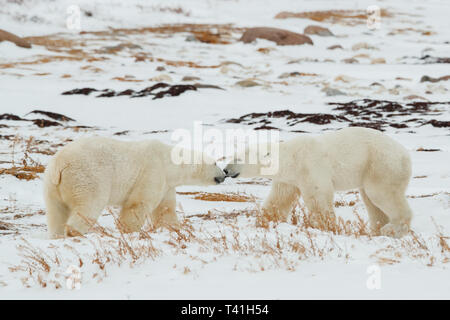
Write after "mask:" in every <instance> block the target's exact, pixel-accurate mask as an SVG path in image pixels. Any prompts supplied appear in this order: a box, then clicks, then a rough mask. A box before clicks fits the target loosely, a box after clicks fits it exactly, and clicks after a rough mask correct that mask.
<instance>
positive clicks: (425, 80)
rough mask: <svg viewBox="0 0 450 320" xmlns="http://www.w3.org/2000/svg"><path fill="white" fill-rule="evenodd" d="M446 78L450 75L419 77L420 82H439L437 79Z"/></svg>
mask: <svg viewBox="0 0 450 320" xmlns="http://www.w3.org/2000/svg"><path fill="white" fill-rule="evenodd" d="M447 80H450V76H443V77H440V78H432V77H429V76H423V77H422V78H421V79H420V82H439V81H447Z"/></svg>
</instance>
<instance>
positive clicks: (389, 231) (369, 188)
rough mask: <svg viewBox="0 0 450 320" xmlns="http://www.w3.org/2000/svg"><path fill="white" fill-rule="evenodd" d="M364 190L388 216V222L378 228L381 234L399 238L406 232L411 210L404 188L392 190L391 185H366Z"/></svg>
mask: <svg viewBox="0 0 450 320" xmlns="http://www.w3.org/2000/svg"><path fill="white" fill-rule="evenodd" d="M364 190H365V192H366V194H367V196H368V197H369V199H370V200H371V202H372V203H374V204H375V206H377V207H378V208H380V209H381V210H382V211H383V212H384V213H385V214H386V216H387V217H388V218H389V223H387V224H386V225H384V226H383V227H382V228H381V229H380V232H381V235H385V236H391V237H395V238H400V237H402V236H404V235H405V234H406V233H408V231H409V225H410V223H411V218H412V210H411V208H410V207H409V204H408V202H407V200H406V196H405V191H404V188H397V189H396V190H392V185H381V186H375V185H366V186H365V187H364Z"/></svg>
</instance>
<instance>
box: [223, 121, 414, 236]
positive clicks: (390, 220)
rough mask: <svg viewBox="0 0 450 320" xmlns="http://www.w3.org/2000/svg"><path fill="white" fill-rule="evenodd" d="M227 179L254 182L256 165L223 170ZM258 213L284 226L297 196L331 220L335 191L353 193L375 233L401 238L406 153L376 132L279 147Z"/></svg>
mask: <svg viewBox="0 0 450 320" xmlns="http://www.w3.org/2000/svg"><path fill="white" fill-rule="evenodd" d="M225 169H226V170H225V171H226V172H228V175H229V176H235V175H236V174H240V176H241V177H249V176H256V175H258V174H257V172H259V166H258V165H250V164H244V165H242V164H229V165H228V166H227V167H226V168H225ZM269 178H272V180H273V184H272V190H271V192H270V195H269V196H268V198H267V199H266V200H265V203H264V205H263V211H264V212H266V213H268V215H269V216H271V217H273V220H281V221H285V220H286V219H287V217H288V215H289V213H290V212H291V209H292V207H293V205H294V204H295V202H296V201H297V200H298V198H299V196H300V193H301V194H302V196H303V199H304V202H305V205H306V206H307V208H308V210H309V211H310V212H314V214H316V213H317V214H322V215H334V209H333V207H334V205H333V204H334V201H333V196H334V192H335V191H343V190H348V189H354V188H358V189H359V190H360V193H361V196H362V199H363V201H364V203H365V205H366V208H367V211H368V213H369V221H370V224H371V228H372V229H373V231H374V232H375V233H378V232H379V231H381V234H382V235H389V236H393V237H401V236H403V235H404V234H405V233H407V232H408V230H409V225H410V221H411V218H412V212H411V209H410V207H409V205H408V203H407V201H406V197H405V190H406V188H407V186H408V183H409V181H410V178H411V160H410V156H409V154H408V151H407V150H406V149H405V148H404V147H402V146H401V145H400V144H399V143H397V142H396V141H394V140H392V139H391V138H389V137H388V136H386V135H384V134H382V133H381V132H379V131H376V130H372V129H366V128H358V127H353V128H345V129H341V130H338V131H335V132H332V133H325V134H323V135H321V136H317V137H313V136H300V137H297V138H294V139H292V140H290V141H286V142H282V143H280V148H279V171H278V173H277V174H275V175H273V176H270V177H269Z"/></svg>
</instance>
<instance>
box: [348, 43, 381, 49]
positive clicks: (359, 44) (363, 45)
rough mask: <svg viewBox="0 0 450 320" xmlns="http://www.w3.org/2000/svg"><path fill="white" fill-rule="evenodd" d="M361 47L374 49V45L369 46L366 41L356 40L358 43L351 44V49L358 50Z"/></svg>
mask: <svg viewBox="0 0 450 320" xmlns="http://www.w3.org/2000/svg"><path fill="white" fill-rule="evenodd" d="M361 49H368V50H373V49H376V48H375V47H374V46H371V45H370V44H368V43H367V42H358V43H356V44H354V45H353V46H352V50H353V51H358V50H361Z"/></svg>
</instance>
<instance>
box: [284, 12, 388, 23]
mask: <svg viewBox="0 0 450 320" xmlns="http://www.w3.org/2000/svg"><path fill="white" fill-rule="evenodd" d="M380 16H381V17H382V18H391V17H393V14H392V13H391V12H389V11H387V10H385V9H381V10H380ZM289 18H302V19H310V20H314V21H319V22H328V23H339V24H345V25H357V24H364V23H366V21H367V18H368V15H367V12H366V11H362V10H323V11H309V12H288V11H283V12H280V13H278V14H277V15H276V16H275V19H289Z"/></svg>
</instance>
